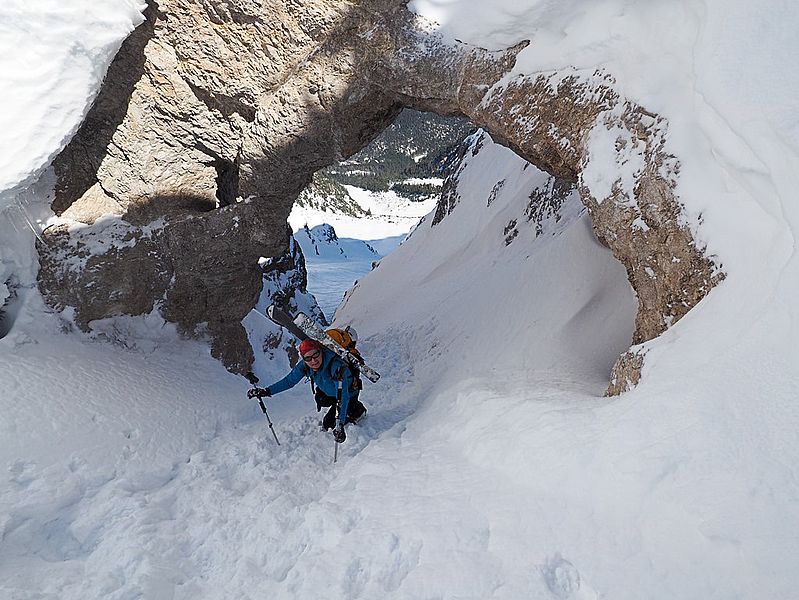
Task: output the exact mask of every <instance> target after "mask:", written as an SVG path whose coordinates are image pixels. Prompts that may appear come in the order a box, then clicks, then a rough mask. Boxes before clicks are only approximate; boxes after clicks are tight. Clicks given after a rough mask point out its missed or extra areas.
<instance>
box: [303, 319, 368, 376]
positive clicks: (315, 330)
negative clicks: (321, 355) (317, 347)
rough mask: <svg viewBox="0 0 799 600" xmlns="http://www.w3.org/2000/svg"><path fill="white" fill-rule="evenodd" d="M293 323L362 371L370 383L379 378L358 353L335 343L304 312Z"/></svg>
mask: <svg viewBox="0 0 799 600" xmlns="http://www.w3.org/2000/svg"><path fill="white" fill-rule="evenodd" d="M294 323H295V324H296V325H297V327H299V328H300V329H301V330H302V331H303V333H305V335H307V336H308V337H309V338H313V339H315V340H316V341H318V342H319V343H321V344H322V345H323V346H324V347H325V348H327V349H328V350H332V351H333V352H334V353H335V354H336V355H337V356H338V357H339V358H341V359H343V360H344V361H345V362H346V363H347V364H349V365H352V366H354V367H355V368H356V369H358V370H359V371H360V372H361V373H363V376H364V377H366V378H367V379H368V380H369V381H371V382H372V383H377V380H378V379H380V373H378V372H377V371H375V370H374V369H373V368H372V367H370V366H369V365H367V364H366V363H365V362H364V360H363V358H361V355H360V353H358V354H357V355H356V354H355V353H353V352H351V351H349V350H347V349H346V348H343V347H342V346H340V345H339V344H338V343H336V340H335V339H333V338H332V337H331V336H330V335H328V334H327V333H325V330H324V329H322V328H321V327H319V325H317V324H316V323H314V322H313V321H312V320H311V318H310V317H309V316H308V315H306V314H305V313H299V314H297V316H296V317H294Z"/></svg>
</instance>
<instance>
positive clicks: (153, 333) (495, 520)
mask: <svg viewBox="0 0 799 600" xmlns="http://www.w3.org/2000/svg"><path fill="white" fill-rule="evenodd" d="M410 5H411V7H412V8H413V9H414V10H417V11H418V12H420V13H424V14H427V15H428V16H435V17H436V18H437V19H439V26H440V27H439V28H440V30H441V32H442V34H444V35H449V36H452V37H457V38H458V39H462V40H464V41H467V42H472V43H477V44H480V45H483V46H485V47H499V46H502V45H504V44H508V43H513V42H515V41H518V40H519V39H522V38H528V39H531V45H530V46H529V47H528V48H527V49H526V50H525V51H524V52H523V53H522V55H521V56H520V58H519V62H518V65H517V70H518V71H519V72H523V73H532V72H535V71H538V70H553V69H560V68H571V67H573V68H575V69H577V70H578V71H577V72H578V73H586V74H587V73H590V72H592V71H593V69H594V68H596V67H603V68H605V69H606V70H607V71H608V72H610V73H612V74H613V76H614V78H615V79H616V81H617V84H616V85H617V86H618V89H619V90H620V91H621V92H622V93H624V94H626V95H628V96H629V97H631V98H632V99H634V100H636V101H637V102H639V103H641V104H642V105H643V106H645V107H647V108H649V109H650V110H654V111H656V112H658V113H660V114H661V115H663V116H664V117H666V118H667V119H668V121H669V137H668V146H669V147H668V149H669V151H671V152H672V153H673V154H675V155H676V156H678V157H680V160H681V163H682V169H681V178H680V184H679V188H678V191H679V194H680V198H681V200H682V201H683V202H684V203H685V205H686V209H687V214H688V217H689V219H690V221H691V226H692V227H693V228H694V230H695V231H696V234H697V236H698V238H699V239H700V240H702V241H704V242H706V243H707V244H708V248H709V251H710V252H712V253H714V254H715V255H717V256H718V258H719V260H720V262H721V263H722V264H723V267H724V269H725V271H726V273H727V279H726V280H725V281H724V283H723V284H722V285H720V286H719V287H718V288H717V289H715V290H714V291H713V292H712V293H711V294H710V296H709V297H708V298H707V299H706V300H704V301H703V302H702V303H701V304H700V305H699V306H698V307H697V308H696V309H694V310H692V311H691V313H689V314H688V316H686V317H685V318H684V319H683V320H681V321H680V322H679V323H678V324H677V325H676V326H675V327H673V328H672V329H670V330H669V331H667V332H666V333H665V334H664V335H662V336H660V337H659V338H658V339H656V340H654V341H652V342H650V343H648V344H646V350H647V360H646V368H645V371H644V377H643V380H642V382H641V384H640V385H639V386H638V387H637V388H636V389H635V390H634V391H632V392H630V393H628V394H625V395H623V396H621V397H619V398H613V399H608V398H603V397H602V396H601V394H602V391H603V389H604V387H605V385H606V383H607V375H608V374H607V370H608V368H609V366H610V365H611V364H612V362H613V360H615V358H616V356H617V355H618V353H619V352H622V351H623V350H625V349H626V347H627V345H628V343H629V335H630V332H631V330H632V316H633V314H634V310H635V306H634V304H635V300H634V298H633V296H632V292H631V291H630V288H629V286H628V284H627V282H626V279H625V276H624V270H623V268H622V267H621V266H620V265H619V264H618V263H617V262H615V261H614V260H613V259H612V257H611V256H610V255H609V253H608V252H607V251H606V250H604V249H603V248H602V247H601V246H600V245H599V244H598V243H597V242H596V241H595V239H594V238H593V236H592V234H591V231H590V227H589V224H588V222H587V219H586V216H585V214H584V213H582V212H581V210H580V205H579V204H578V203H577V202H572V203H571V204H570V205H569V210H568V211H567V217H568V218H565V219H564V220H562V221H561V222H559V223H549V224H548V225H547V228H546V229H545V232H544V233H543V234H542V235H541V236H539V237H538V238H536V239H533V232H532V231H531V230H530V229H522V230H520V233H519V235H518V236H517V238H516V239H515V240H514V241H513V242H512V243H511V244H510V245H509V246H505V243H504V235H503V231H504V228H505V226H506V225H507V223H508V220H509V219H511V218H513V217H514V216H519V215H520V214H521V212H522V210H523V206H524V201H525V196H524V193H523V192H524V191H527V190H528V189H529V186H530V185H532V184H533V182H534V178H535V177H537V176H538V175H536V174H535V171H534V170H532V169H530V168H528V169H526V170H524V167H523V164H522V163H521V161H520V160H519V159H518V158H516V157H514V156H513V155H512V154H511V153H510V152H509V151H507V150H505V149H503V148H500V147H496V146H491V145H489V146H488V147H487V148H486V149H485V151H484V152H481V153H480V154H478V155H477V156H476V157H473V159H472V162H473V164H472V165H471V166H470V167H469V168H468V170H467V171H466V172H465V173H464V179H463V181H462V190H461V191H462V192H463V200H462V201H461V203H460V204H459V206H458V208H457V209H456V210H455V211H454V212H453V213H452V214H451V215H450V216H448V217H447V218H446V219H445V220H444V221H443V222H442V223H441V224H440V225H438V226H437V227H436V228H432V229H431V228H430V223H429V219H428V220H426V221H425V222H424V223H422V225H420V227H418V228H417V229H416V231H415V232H414V234H413V235H412V236H411V238H410V239H409V240H408V241H407V242H405V243H404V244H403V245H402V246H401V247H400V248H399V249H398V250H397V251H396V252H394V253H392V254H391V255H389V256H387V257H386V258H384V259H383V260H382V261H381V264H380V266H379V267H378V268H377V269H375V270H374V271H372V272H371V273H370V274H369V275H368V276H366V277H363V278H362V279H361V281H360V282H359V284H358V286H357V287H356V289H355V290H354V291H353V292H352V293H351V294H350V295H349V297H348V300H347V302H346V303H345V305H344V306H342V307H341V308H340V309H339V312H338V313H337V315H336V316H337V320H338V321H341V322H350V321H351V322H353V323H354V324H355V325H356V327H357V328H358V330H359V332H360V334H361V337H362V342H361V344H360V345H361V346H362V348H363V351H364V353H365V355H366V356H367V357H368V358H369V359H370V361H371V362H372V363H373V364H374V366H375V367H376V368H377V369H378V370H379V371H380V372H381V373H383V378H382V379H381V381H380V383H379V384H377V385H374V386H371V385H368V384H367V386H368V387H367V388H366V390H365V391H364V401H365V402H366V404H367V406H368V407H369V416H368V417H367V419H366V421H364V423H363V425H362V426H360V427H356V428H350V433H349V438H348V440H347V442H346V443H345V444H344V445H343V446H342V452H341V455H340V460H339V463H338V464H337V465H335V466H332V465H331V458H332V441H331V440H330V438H329V437H328V436H325V435H323V434H321V433H320V432H319V431H318V430H317V426H316V422H317V418H318V417H317V415H316V413H315V412H314V411H313V409H312V402H311V401H310V399H309V390H308V389H307V388H304V387H302V386H298V388H295V390H293V391H291V392H287V393H285V394H282V395H281V396H279V397H277V398H275V399H273V400H272V401H270V402H269V405H268V406H269V411H270V417H271V418H272V420H273V422H274V423H275V427H276V431H277V434H278V436H279V437H280V441H281V446H277V445H276V444H275V443H274V440H273V439H272V436H271V433H270V432H269V431H268V430H267V428H266V423H265V421H264V419H263V416H262V415H261V413H260V411H259V410H258V407H257V405H253V404H252V403H251V402H248V401H247V400H246V397H245V392H246V389H247V385H246V383H245V382H244V381H243V379H241V378H238V377H235V376H232V375H230V374H228V373H227V372H226V371H225V370H224V369H223V368H222V367H221V366H220V365H219V364H218V363H216V362H214V361H213V360H211V359H210V357H209V353H208V349H207V346H206V345H204V344H203V343H201V342H197V341H195V342H189V341H185V340H180V339H178V337H177V336H176V335H175V333H174V331H173V330H172V328H171V327H170V326H169V325H164V323H163V322H162V321H161V320H160V319H158V318H157V316H155V315H153V316H150V317H148V318H138V319H118V320H114V321H112V322H107V323H102V324H96V325H97V336H103V335H104V336H105V337H111V338H113V337H114V332H115V330H119V329H120V328H128V329H132V330H135V331H136V332H137V333H138V335H137V337H136V339H137V342H136V347H135V348H123V347H118V346H117V345H114V344H113V343H108V342H101V341H99V340H96V341H93V340H90V339H87V338H86V337H85V336H82V335H79V334H77V333H75V332H74V331H68V323H67V322H66V321H62V320H61V318H60V317H59V315H55V314H52V312H51V311H49V310H48V309H47V308H46V307H44V306H43V304H42V302H41V299H40V297H39V295H38V293H37V292H36V290H35V288H34V287H33V285H34V282H35V267H36V265H35V258H34V254H33V237H32V234H31V233H30V232H29V231H28V230H27V229H26V227H27V226H26V224H25V223H24V219H23V218H22V214H21V213H20V211H19V210H17V209H16V208H14V207H13V206H12V204H14V203H15V200H14V198H16V197H20V198H21V199H22V200H23V203H25V204H26V206H27V207H28V212H29V214H30V216H31V218H32V220H34V221H36V220H37V219H40V220H42V221H43V220H45V219H46V218H47V217H46V213H47V211H46V205H47V187H48V179H47V178H46V177H45V179H44V180H42V181H40V183H39V185H38V186H35V187H29V188H27V189H25V190H24V191H23V187H24V186H25V185H27V183H26V182H29V180H30V179H31V178H33V177H34V176H35V174H37V173H41V172H42V171H43V169H44V167H45V165H46V161H47V160H48V158H49V157H51V156H53V155H54V154H55V153H56V152H57V151H58V149H59V148H60V146H61V145H63V143H64V141H65V139H66V137H67V135H68V132H69V131H72V130H74V127H76V126H77V123H78V122H79V118H80V115H82V114H83V113H84V112H85V110H86V108H87V107H88V106H89V104H90V103H91V99H92V97H93V94H94V93H95V92H96V85H97V83H98V82H99V78H98V77H97V76H96V74H97V73H102V71H103V70H104V68H105V66H106V65H107V63H108V61H110V58H111V56H112V54H113V49H114V48H115V47H116V46H117V45H118V44H119V43H120V41H121V39H122V37H123V36H124V35H125V33H126V32H127V31H129V30H130V28H132V26H133V25H134V24H135V23H136V22H137V19H139V17H138V16H137V14H138V13H136V11H132V10H131V8H130V6H129V5H128V4H127V3H125V2H122V1H120V2H110V1H109V2H106V3H104V4H102V5H98V4H97V3H96V2H93V3H88V2H83V1H81V2H73V3H72V4H70V7H69V8H63V7H61V5H60V4H57V3H55V2H53V1H52V0H39V2H38V3H37V4H36V5H30V6H32V7H33V8H31V9H30V10H28V9H26V10H24V11H23V10H22V9H20V8H19V6H21V5H18V4H14V3H12V4H6V5H5V6H6V7H11V9H8V8H4V9H2V10H4V11H6V12H4V13H3V14H2V16H3V18H0V23H2V25H0V27H2V28H3V29H2V35H0V44H2V46H1V47H0V49H1V50H3V52H0V55H3V56H6V57H8V56H14V55H15V54H14V53H11V49H12V46H13V47H14V48H15V49H19V51H18V52H17V54H16V55H17V56H18V55H19V53H20V52H21V53H22V55H23V56H24V57H26V58H30V59H31V61H32V64H34V65H39V64H41V65H42V68H44V67H45V66H46V67H48V68H53V69H55V71H54V72H55V73H56V74H57V75H58V78H59V79H58V81H60V82H63V85H62V86H61V87H62V88H68V89H69V91H70V92H75V93H74V94H73V93H70V94H61V95H57V97H56V96H54V95H53V94H52V93H51V90H52V88H51V82H52V81H53V79H52V77H50V76H47V75H46V74H45V76H43V77H41V78H38V77H33V76H29V75H30V74H32V73H36V71H35V70H31V69H28V70H26V71H25V72H24V73H23V72H22V70H20V69H5V68H4V69H2V70H0V72H1V73H3V77H4V78H7V79H8V80H7V82H6V83H7V85H5V86H4V89H19V90H23V89H25V90H26V91H27V92H29V93H28V94H27V96H26V98H27V100H26V101H25V102H22V103H16V100H15V99H10V96H13V94H7V95H6V96H4V100H3V101H2V103H3V104H2V108H3V110H1V111H0V114H3V116H4V117H5V118H6V121H5V122H6V123H7V125H4V128H3V130H4V135H8V136H9V137H6V138H4V139H6V140H11V139H15V140H19V142H15V143H14V146H13V147H14V149H15V152H14V153H13V154H8V153H6V152H4V156H7V157H8V156H13V158H14V160H13V162H9V161H6V162H3V163H2V165H0V172H2V179H0V180H2V181H3V182H8V183H7V184H4V186H7V187H8V188H11V192H10V195H9V189H6V190H5V192H4V193H3V194H4V195H3V196H2V202H3V204H2V205H0V210H3V209H5V210H3V212H2V213H0V215H1V216H2V217H3V219H2V221H0V252H1V254H0V258H2V262H0V280H2V282H3V285H4V286H6V287H5V288H3V287H0V298H3V297H4V296H8V294H9V292H10V287H9V286H8V285H7V284H8V283H9V282H11V283H12V284H13V285H12V286H11V287H14V288H15V289H16V290H17V291H16V292H15V293H16V294H17V296H16V297H17V298H18V299H17V300H16V306H17V308H18V309H19V310H18V316H17V318H16V321H15V322H14V323H13V328H12V329H11V332H10V333H9V335H7V336H6V337H4V338H3V339H0V389H2V397H1V398H2V399H1V400H0V402H2V406H0V465H2V473H4V474H5V475H4V477H3V479H2V480H0V592H2V593H1V594H0V595H2V596H3V597H8V598H11V599H14V600H18V599H26V600H28V599H32V598H36V599H39V598H58V599H71V598H75V599H78V598H80V599H81V600H84V599H86V598H100V597H102V598H119V599H122V598H147V599H148V600H149V599H161V598H189V597H191V598H198V597H201V598H237V599H238V598H263V597H267V596H268V597H270V598H336V599H341V598H398V599H399V598H402V599H405V598H453V599H454V598H459V599H464V598H475V599H478V598H479V599H485V598H494V599H500V598H507V599H518V598H541V599H560V600H564V599H580V600H585V599H589V598H609V599H610V598H612V599H614V600H615V599H627V598H629V599H639V598H664V599H673V598H703V599H709V598H717V599H725V600H726V599H729V598H745V599H752V600H760V599H761V598H780V599H782V598H794V597H796V596H797V588H798V587H799V575H797V573H799V559H798V558H797V557H798V556H799V535H798V534H797V532H799V477H798V476H797V467H796V465H797V463H799V460H798V459H799V441H797V437H796V433H795V432H796V430H797V426H798V425H799V408H797V403H796V398H797V395H799V394H798V392H799V359H797V358H796V353H795V346H796V340H797V339H798V338H799V331H797V323H799V315H798V314H797V311H798V310H799V308H797V307H799V301H797V300H799V299H798V298H797V293H798V292H799V265H797V258H796V252H795V237H796V232H797V231H799V213H798V211H799V209H797V203H796V200H795V194H796V192H795V190H796V188H797V181H796V173H797V172H798V171H799V169H797V166H799V161H797V148H798V147H799V145H798V144H797V131H798V129H797V128H798V126H799V119H798V118H797V114H799V113H797V111H796V108H795V107H796V103H795V98H796V96H797V91H799V73H798V72H797V70H796V68H795V66H794V65H793V57H795V56H796V50H797V44H799V42H797V41H795V35H794V32H795V31H796V30H797V29H798V28H799V27H798V26H799V9H797V8H796V7H795V6H794V4H793V3H789V2H778V1H776V0H775V1H771V2H766V3H759V4H752V3H748V2H743V1H742V0H734V1H731V2H719V1H716V2H712V1H710V0H704V1H703V0H678V1H674V2H670V3H649V2H633V1H631V0H603V1H601V2H590V3H589V2H584V1H578V0H569V1H566V2H558V3H552V2H544V1H536V0H514V1H511V0H497V1H495V2H491V3H484V2H477V1H475V0H446V1H445V0H414V1H413V2H411V3H410ZM95 6H102V7H103V10H104V11H105V12H104V13H103V19H104V20H101V22H104V23H115V24H116V25H115V26H114V27H98V28H95V27H87V26H86V23H87V17H91V19H95V17H94V16H93V15H96V14H97V13H95V12H94V8H92V7H95ZM12 9H13V10H12ZM98 10H99V9H98ZM14 11H16V12H14ZM52 14H58V15H59V28H60V29H59V30H58V32H59V34H58V35H52V36H50V35H43V34H41V33H37V32H41V31H45V32H48V31H51V30H52V26H51V23H52V20H51V19H50V18H49V17H47V16H44V15H52ZM94 22H96V21H94ZM76 39H79V40H80V44H78V45H76V44H75V43H74V41H75V40H76ZM23 42H24V43H23ZM81 48H85V49H86V51H85V52H83V51H82V50H81ZM71 53H72V54H71ZM65 54H66V56H70V57H79V56H80V57H83V56H84V55H85V56H88V57H89V62H90V63H91V68H89V69H86V68H84V67H85V65H86V63H85V62H81V61H82V60H83V58H81V60H75V61H70V60H67V61H61V62H59V61H55V62H49V61H48V59H49V58H51V57H57V56H64V55H65ZM37 57H39V58H38V60H33V59H35V58H37ZM42 57H43V58H42ZM87 74H92V77H93V79H92V80H91V82H90V83H86V82H87V79H86V78H87ZM26 82H27V83H26ZM25 85H28V87H27V88H26V87H25ZM73 86H74V87H73ZM53 99H57V100H58V101H59V102H61V104H57V106H56V107H55V108H52V104H51V101H52V100H53ZM42 131H44V132H45V133H46V135H45V136H42V135H40V132H42ZM597 151H598V149H597ZM500 178H505V179H506V185H505V186H504V187H503V188H502V193H501V194H500V195H498V197H497V199H496V200H495V201H494V202H493V203H492V204H491V206H490V207H486V206H485V204H486V202H485V199H486V196H487V194H488V192H489V191H490V190H491V189H493V186H494V184H496V183H497V181H498V180H499V179H500ZM50 184H51V182H50ZM700 216H701V218H700ZM337 230H338V227H337ZM339 234H340V235H342V237H350V236H349V235H348V234H347V233H345V232H342V231H339ZM383 235H386V234H383ZM377 237H379V236H377ZM12 276H13V278H14V281H15V282H16V283H14V282H13V281H12V280H11V279H9V278H11V277H12ZM250 318H253V319H257V317H255V316H253V317H248V320H249V319H250ZM250 329H252V327H250ZM265 358H266V357H265V356H264V357H261V358H260V359H259V362H258V363H257V365H256V370H257V372H258V374H259V375H260V376H261V377H262V379H269V378H272V377H278V376H279V375H281V374H282V373H283V372H284V371H285V369H286V368H287V364H285V363H286V361H285V358H280V357H276V360H275V361H272V362H269V361H267V360H265Z"/></svg>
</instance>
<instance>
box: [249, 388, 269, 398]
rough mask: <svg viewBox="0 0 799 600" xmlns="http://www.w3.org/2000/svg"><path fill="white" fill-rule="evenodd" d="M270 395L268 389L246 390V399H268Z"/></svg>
mask: <svg viewBox="0 0 799 600" xmlns="http://www.w3.org/2000/svg"><path fill="white" fill-rule="evenodd" d="M271 395H272V392H270V391H269V388H259V387H254V388H252V389H251V390H247V397H248V398H269V396H271Z"/></svg>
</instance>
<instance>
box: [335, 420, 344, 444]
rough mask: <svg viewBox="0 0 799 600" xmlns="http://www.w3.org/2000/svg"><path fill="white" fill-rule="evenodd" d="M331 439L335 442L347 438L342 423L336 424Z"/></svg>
mask: <svg viewBox="0 0 799 600" xmlns="http://www.w3.org/2000/svg"><path fill="white" fill-rule="evenodd" d="M333 439H334V440H336V443H337V444H340V443H341V442H343V441H344V440H346V439H347V434H346V433H345V432H344V425H342V424H341V423H339V424H338V425H336V428H335V429H334V430H333Z"/></svg>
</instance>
